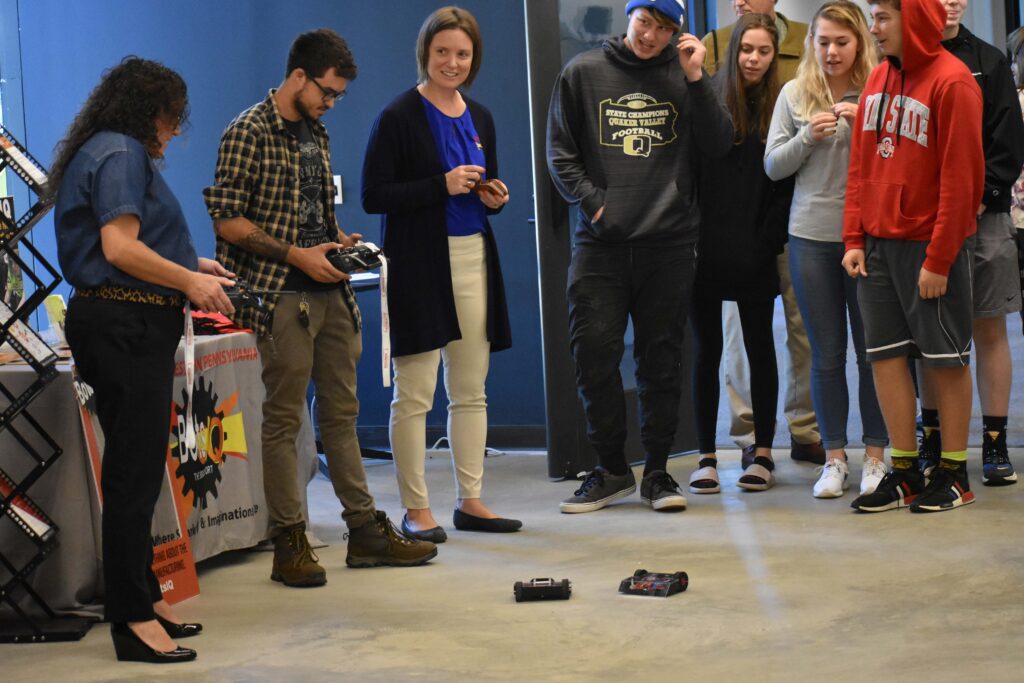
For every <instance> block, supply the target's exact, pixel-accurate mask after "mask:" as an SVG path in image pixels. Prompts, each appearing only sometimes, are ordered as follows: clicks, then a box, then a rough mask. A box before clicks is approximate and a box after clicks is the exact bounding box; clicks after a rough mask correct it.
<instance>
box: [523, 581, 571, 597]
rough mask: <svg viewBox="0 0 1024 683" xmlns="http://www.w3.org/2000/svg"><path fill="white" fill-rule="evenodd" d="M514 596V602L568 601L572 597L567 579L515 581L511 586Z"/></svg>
mask: <svg viewBox="0 0 1024 683" xmlns="http://www.w3.org/2000/svg"><path fill="white" fill-rule="evenodd" d="M512 590H513V592H515V594H516V602H526V601H528V600H568V599H569V596H570V595H572V584H571V583H569V579H562V580H561V581H555V580H554V579H530V580H529V581H516V582H515V585H513V586H512Z"/></svg>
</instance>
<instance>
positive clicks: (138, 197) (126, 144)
mask: <svg viewBox="0 0 1024 683" xmlns="http://www.w3.org/2000/svg"><path fill="white" fill-rule="evenodd" d="M125 214H134V215H135V216H138V218H139V224H140V227H139V241H140V242H142V243H143V244H145V245H146V246H147V247H149V248H150V249H152V250H153V251H155V252H156V253H157V254H159V255H160V256H162V257H164V258H165V259H167V260H168V261H172V262H174V263H177V264H178V265H180V266H184V267H185V268H188V269H189V270H196V269H197V267H198V259H197V257H196V250H195V247H194V246H193V244H192V235H191V234H190V233H189V230H188V224H187V223H186V222H185V214H184V213H182V210H181V205H180V204H179V203H178V200H177V199H176V198H175V196H174V194H172V193H171V189H170V188H169V187H168V186H167V183H166V182H165V181H164V178H163V176H162V175H160V171H158V170H157V168H156V166H155V165H154V163H153V160H152V159H151V158H150V156H149V154H148V153H147V152H146V149H145V147H143V145H142V143H141V142H139V141H138V140H136V139H135V138H132V137H129V136H127V135H123V134H121V133H113V132H109V131H105V132H100V133H96V134H95V135H93V136H92V137H91V138H89V139H88V140H86V142H85V144H83V145H82V146H81V147H80V148H79V150H78V152H76V153H75V156H74V157H72V159H71V162H70V163H69V164H68V166H67V169H66V170H65V172H64V177H63V179H62V180H61V184H60V189H59V190H58V192H57V202H56V207H55V209H54V220H53V222H54V227H55V229H56V233H57V260H58V261H59V262H60V267H61V270H62V271H63V273H64V278H65V279H66V280H67V281H68V282H69V283H70V284H71V285H73V286H74V287H75V288H76V289H92V288H95V287H102V286H115V287H128V288H131V289H138V290H142V291H146V292H155V293H158V294H176V293H177V292H175V291H174V290H172V289H168V288H166V287H161V286H159V285H155V284H152V283H150V282H145V281H143V280H139V279H137V278H134V277H132V276H131V275H129V274H128V273H125V272H124V271H122V270H119V269H118V268H115V267H114V266H113V265H111V264H110V262H109V261H107V259H106V257H105V256H104V255H103V246H102V243H101V242H100V228H102V227H103V226H104V225H106V224H107V223H109V222H110V221H112V220H113V219H115V218H117V217H118V216H123V215H125Z"/></svg>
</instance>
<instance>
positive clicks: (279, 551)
mask: <svg viewBox="0 0 1024 683" xmlns="http://www.w3.org/2000/svg"><path fill="white" fill-rule="evenodd" d="M317 561H318V558H317V556H316V553H314V552H313V549H312V548H311V547H310V546H309V541H308V540H307V539H306V525H305V524H302V523H300V524H295V525H293V526H290V527H285V528H284V529H282V530H281V533H279V534H278V535H277V536H275V537H274V568H273V569H272V570H271V572H270V578H271V579H273V580H274V581H280V582H281V583H283V584H284V585H286V586H293V587H296V588H307V587H311V586H322V585H324V584H325V583H327V572H325V571H324V568H323V567H321V566H320V565H319V564H317Z"/></svg>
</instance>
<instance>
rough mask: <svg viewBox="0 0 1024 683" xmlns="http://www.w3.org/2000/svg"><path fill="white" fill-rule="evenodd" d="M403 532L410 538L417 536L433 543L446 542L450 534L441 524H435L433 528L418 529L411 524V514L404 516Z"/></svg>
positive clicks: (421, 539) (416, 537)
mask: <svg viewBox="0 0 1024 683" xmlns="http://www.w3.org/2000/svg"><path fill="white" fill-rule="evenodd" d="M402 533H403V534H405V535H406V536H408V537H409V538H415V539H417V540H420V541H430V542H431V543H444V542H445V541H447V540H448V534H447V533H445V530H444V529H442V528H441V527H439V526H435V527H434V528H433V529H424V530H423V531H416V530H415V529H413V528H412V527H411V526H409V516H408V515H404V516H403V517H402Z"/></svg>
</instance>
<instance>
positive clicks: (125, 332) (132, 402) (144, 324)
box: [65, 297, 184, 622]
mask: <svg viewBox="0 0 1024 683" xmlns="http://www.w3.org/2000/svg"><path fill="white" fill-rule="evenodd" d="M183 325H184V317H183V312H182V310H181V308H174V307H170V306H155V305H151V304H136V303H128V302H119V301H106V300H100V299H86V298H82V297H74V298H72V299H71V303H70V304H69V306H68V312H67V318H66V320H65V332H66V335H67V339H68V344H69V345H70V346H71V352H72V354H73V355H74V358H75V365H76V366H77V368H78V372H79V374H80V375H81V376H82V379H83V380H85V381H86V382H87V383H88V384H89V385H90V386H91V387H92V388H93V391H94V392H95V398H96V413H97V416H98V417H99V421H100V426H101V427H102V428H103V438H104V442H105V443H104V447H103V467H102V475H101V482H100V486H101V489H102V491H103V584H104V588H105V593H106V597H105V612H106V618H107V621H111V622H127V621H148V620H150V619H153V618H154V615H153V603H155V602H158V601H159V600H160V599H161V595H160V584H159V582H158V581H157V579H156V576H154V574H153V569H152V564H153V539H152V536H151V535H150V530H151V527H152V525H153V509H154V508H155V507H156V501H157V498H159V496H160V488H161V486H162V485H163V481H164V466H165V464H166V462H167V442H168V429H169V425H170V410H171V392H172V390H173V384H174V352H175V349H177V346H178V340H179V339H180V338H181V332H182V327H183Z"/></svg>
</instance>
